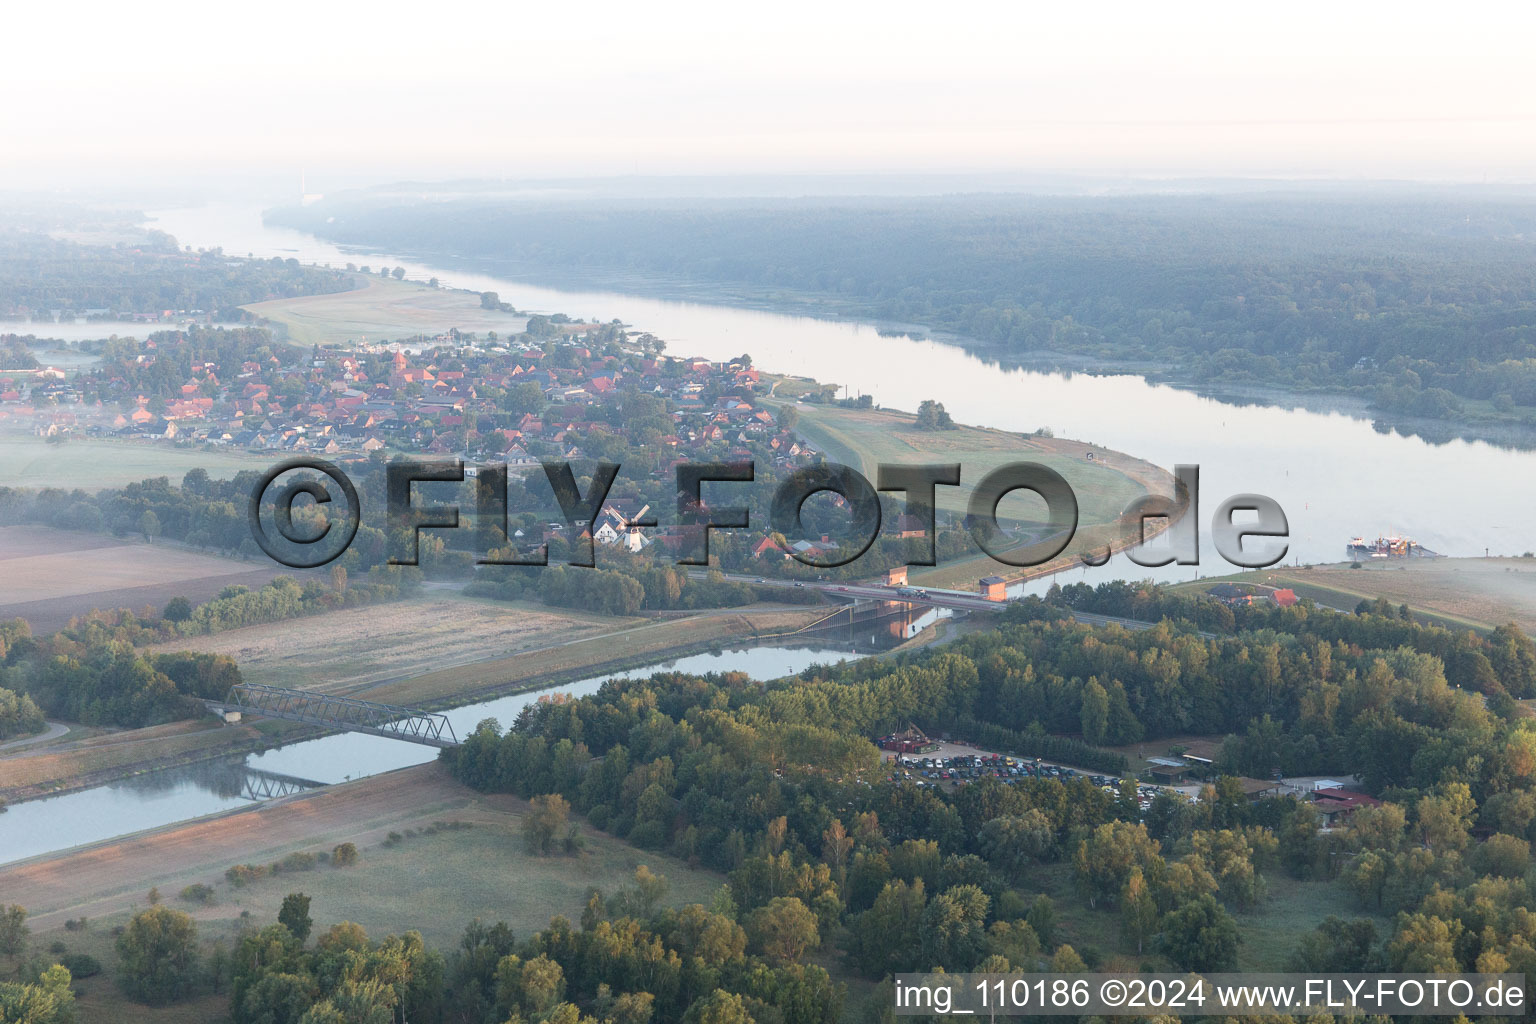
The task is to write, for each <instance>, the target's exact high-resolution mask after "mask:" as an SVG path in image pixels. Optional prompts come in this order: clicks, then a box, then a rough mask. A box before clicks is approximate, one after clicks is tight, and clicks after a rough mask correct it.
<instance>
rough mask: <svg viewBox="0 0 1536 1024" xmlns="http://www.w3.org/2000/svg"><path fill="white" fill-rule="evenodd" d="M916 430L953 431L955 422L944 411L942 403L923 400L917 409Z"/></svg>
mask: <svg viewBox="0 0 1536 1024" xmlns="http://www.w3.org/2000/svg"><path fill="white" fill-rule="evenodd" d="M915 425H916V427H917V429H918V430H954V429H955V421H954V420H952V419H950V418H949V413H947V412H945V411H944V403H942V402H935V401H933V400H932V399H924V400H923V402H922V403H921V404H920V405H918V407H917V422H916V424H915Z"/></svg>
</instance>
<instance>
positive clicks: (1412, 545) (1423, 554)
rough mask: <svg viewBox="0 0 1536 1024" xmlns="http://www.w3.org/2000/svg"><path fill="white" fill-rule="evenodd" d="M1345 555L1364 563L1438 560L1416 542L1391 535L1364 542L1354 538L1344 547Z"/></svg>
mask: <svg viewBox="0 0 1536 1024" xmlns="http://www.w3.org/2000/svg"><path fill="white" fill-rule="evenodd" d="M1344 550H1345V553H1346V554H1348V556H1349V557H1350V558H1351V559H1353V560H1354V561H1357V562H1359V561H1364V560H1365V559H1368V558H1439V557H1440V555H1439V554H1438V553H1437V552H1434V551H1431V550H1429V548H1426V547H1425V546H1424V545H1422V544H1420V543H1419V542H1418V541H1416V540H1412V539H1410V538H1408V537H1399V536H1397V535H1396V534H1393V535H1392V536H1390V537H1377V538H1376V539H1375V540H1366V539H1365V538H1364V537H1356V538H1355V539H1353V540H1351V541H1350V542H1349V543H1348V544H1346V545H1345V547H1344Z"/></svg>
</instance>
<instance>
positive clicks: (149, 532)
mask: <svg viewBox="0 0 1536 1024" xmlns="http://www.w3.org/2000/svg"><path fill="white" fill-rule="evenodd" d="M138 528H139V533H140V534H141V535H142V536H143V537H144V539H145V540H147V541H151V542H153V541H154V539H155V538H156V537H158V536H160V517H159V516H157V515H155V510H154V509H152V508H147V509H145V510H144V512H143V513H142V514H141V515H140V516H139V522H138Z"/></svg>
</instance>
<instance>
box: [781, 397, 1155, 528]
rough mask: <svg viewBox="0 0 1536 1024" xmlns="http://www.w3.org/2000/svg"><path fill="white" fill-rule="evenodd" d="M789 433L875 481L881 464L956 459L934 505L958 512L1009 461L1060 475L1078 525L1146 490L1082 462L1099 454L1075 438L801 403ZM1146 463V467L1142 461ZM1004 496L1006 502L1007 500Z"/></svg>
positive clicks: (1116, 510) (1102, 518)
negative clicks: (930, 424) (951, 483)
mask: <svg viewBox="0 0 1536 1024" xmlns="http://www.w3.org/2000/svg"><path fill="white" fill-rule="evenodd" d="M796 408H797V411H798V412H799V423H798V425H797V427H796V428H795V429H796V430H797V431H798V432H800V433H801V434H804V435H805V436H806V437H807V438H808V439H809V440H810V441H811V443H812V444H816V445H818V446H819V447H821V449H822V450H823V451H825V452H826V453H827V455H828V457H829V458H831V459H833V460H834V461H838V462H843V463H846V464H847V465H850V466H853V467H855V468H856V469H858V470H859V471H860V472H861V473H863V474H864V475H865V477H867V478H868V479H869V480H871V481H873V480H874V479H875V477H876V475H877V467H878V466H879V465H880V464H881V463H921V462H958V463H960V465H961V477H960V481H961V485H960V486H959V487H940V488H939V489H938V492H937V502H938V507H939V508H941V509H945V510H947V511H950V512H955V513H960V514H963V513H964V512H965V507H966V501H967V500H968V499H969V497H970V493H971V490H972V488H974V487H975V485H976V483H977V482H978V481H980V480H981V478H982V477H984V476H986V475H987V474H988V473H990V472H991V471H992V470H994V469H996V468H998V467H999V466H1004V465H1007V464H1008V463H1011V462H1021V461H1029V462H1038V463H1041V464H1043V465H1045V466H1048V467H1050V468H1051V469H1054V470H1056V471H1057V472H1058V473H1060V474H1061V475H1062V476H1064V477H1066V479H1067V482H1068V483H1070V484H1071V485H1072V489H1073V491H1074V492H1076V494H1077V501H1078V507H1079V514H1080V517H1081V520H1082V522H1083V523H1084V524H1090V523H1102V522H1108V521H1110V520H1113V519H1114V518H1115V517H1116V516H1118V515H1119V514H1120V513H1121V512H1123V511H1125V507H1126V506H1127V505H1128V504H1130V503H1131V501H1133V500H1134V499H1136V498H1138V497H1140V496H1141V495H1143V494H1145V493H1146V488H1145V487H1144V486H1143V485H1142V484H1141V483H1140V482H1138V481H1137V480H1135V479H1133V478H1132V477H1130V476H1129V475H1127V474H1126V473H1125V472H1123V471H1121V470H1120V469H1119V468H1111V467H1110V466H1108V465H1104V464H1101V463H1100V462H1098V461H1093V462H1090V461H1088V459H1087V458H1086V457H1085V456H1086V453H1087V452H1088V451H1089V450H1092V451H1093V452H1094V453H1095V457H1096V459H1097V457H1098V456H1100V455H1107V454H1110V453H1105V452H1104V451H1103V449H1100V448H1092V449H1090V446H1088V445H1084V444H1080V443H1078V442H1075V441H1062V440H1057V439H1055V438H1036V437H1024V436H1023V435H1020V434H1011V433H1008V432H1007V431H1003V430H992V429H990V428H984V427H958V428H957V429H955V430H918V429H917V428H916V427H915V426H913V422H914V420H915V417H914V416H913V415H912V414H910V413H903V412H893V411H889V410H883V409H882V410H876V409H843V408H839V407H836V406H824V405H800V406H797V407H796ZM1143 465H1145V464H1143ZM1006 500H1007V499H1005V501H1006Z"/></svg>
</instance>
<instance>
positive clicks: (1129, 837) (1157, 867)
mask: <svg viewBox="0 0 1536 1024" xmlns="http://www.w3.org/2000/svg"><path fill="white" fill-rule="evenodd" d="M1158 849H1159V845H1158V842H1157V840H1155V839H1153V838H1152V837H1151V836H1149V835H1148V834H1147V827H1146V826H1145V825H1140V824H1137V825H1132V824H1130V823H1128V822H1124V821H1111V822H1106V823H1105V824H1103V825H1100V826H1099V827H1098V828H1096V829H1094V831H1093V833H1092V834H1091V835H1090V836H1089V837H1088V838H1087V839H1084V840H1083V841H1082V842H1081V843H1079V844H1078V847H1077V853H1076V854H1075V855H1074V856H1073V858H1072V866H1073V868H1074V870H1075V872H1076V874H1077V881H1078V884H1079V885H1080V886H1082V888H1083V891H1084V892H1085V893H1086V894H1087V896H1088V902H1089V904H1090V905H1097V902H1098V900H1099V899H1100V898H1104V899H1113V898H1115V897H1116V896H1118V895H1119V893H1120V890H1121V888H1122V887H1123V886H1124V885H1125V882H1126V879H1128V878H1130V875H1131V869H1132V868H1136V867H1139V868H1141V870H1142V874H1143V875H1151V876H1153V878H1154V880H1155V878H1156V876H1157V875H1160V874H1161V871H1162V867H1163V859H1162V858H1161V857H1160V856H1158Z"/></svg>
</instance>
